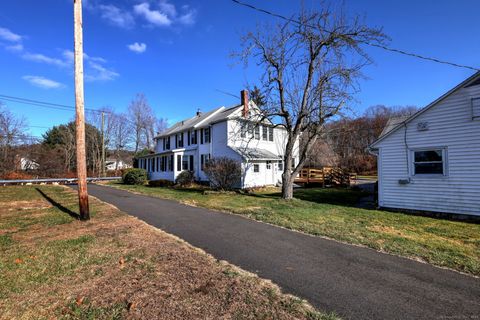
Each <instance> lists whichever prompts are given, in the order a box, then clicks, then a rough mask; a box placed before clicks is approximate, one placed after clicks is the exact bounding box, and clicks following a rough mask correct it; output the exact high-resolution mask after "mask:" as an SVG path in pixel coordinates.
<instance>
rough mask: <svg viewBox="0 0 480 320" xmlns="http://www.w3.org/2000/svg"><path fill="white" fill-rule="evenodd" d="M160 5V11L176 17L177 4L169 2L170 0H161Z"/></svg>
mask: <svg viewBox="0 0 480 320" xmlns="http://www.w3.org/2000/svg"><path fill="white" fill-rule="evenodd" d="M158 6H159V7H160V11H162V12H163V13H165V14H166V15H168V16H170V17H175V16H176V15H177V9H176V8H175V5H174V4H172V3H170V2H168V0H160V3H159V4H158Z"/></svg>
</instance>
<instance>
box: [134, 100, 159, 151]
mask: <svg viewBox="0 0 480 320" xmlns="http://www.w3.org/2000/svg"><path fill="white" fill-rule="evenodd" d="M128 114H129V119H130V121H131V122H132V127H133V134H134V143H135V153H137V152H138V151H139V150H140V148H142V147H147V148H149V147H150V146H151V143H152V142H153V138H152V135H151V132H150V131H152V130H153V129H151V128H153V127H154V125H155V116H154V115H153V111H152V108H151V107H150V105H149V104H148V101H147V98H146V97H145V95H144V94H143V93H139V94H137V96H136V97H135V99H133V101H132V102H131V103H130V105H129V107H128Z"/></svg>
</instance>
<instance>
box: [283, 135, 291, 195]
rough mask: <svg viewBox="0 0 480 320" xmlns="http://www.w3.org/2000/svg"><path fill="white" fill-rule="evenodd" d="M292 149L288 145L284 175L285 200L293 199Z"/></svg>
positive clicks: (288, 144)
mask: <svg viewBox="0 0 480 320" xmlns="http://www.w3.org/2000/svg"><path fill="white" fill-rule="evenodd" d="M292 149H293V148H292V147H291V146H290V143H287V148H286V150H285V151H286V153H285V159H284V166H283V174H282V199H285V200H290V199H293V177H292Z"/></svg>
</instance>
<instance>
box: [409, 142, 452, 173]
mask: <svg viewBox="0 0 480 320" xmlns="http://www.w3.org/2000/svg"><path fill="white" fill-rule="evenodd" d="M445 155H446V152H445V149H443V148H438V149H423V150H413V151H412V158H413V167H412V169H413V175H429V174H437V175H439V174H440V175H445V171H446V170H445V169H446V167H445Z"/></svg>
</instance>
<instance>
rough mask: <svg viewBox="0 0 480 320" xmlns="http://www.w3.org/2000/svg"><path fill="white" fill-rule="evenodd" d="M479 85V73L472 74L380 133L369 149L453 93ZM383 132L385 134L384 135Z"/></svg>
mask: <svg viewBox="0 0 480 320" xmlns="http://www.w3.org/2000/svg"><path fill="white" fill-rule="evenodd" d="M478 84H480V71H478V72H476V73H475V74H473V75H472V76H470V77H468V78H467V79H466V80H464V81H462V82H461V83H460V84H458V85H457V86H455V87H454V88H452V89H451V90H449V91H448V92H447V93H445V94H443V95H442V96H440V97H439V98H438V99H436V100H435V101H433V102H432V103H430V104H429V105H427V106H426V107H424V108H422V109H420V110H419V111H417V112H416V113H414V114H413V115H411V116H409V117H408V118H407V119H405V120H404V121H402V122H401V123H398V124H397V125H396V126H394V127H393V128H392V129H390V130H389V131H386V130H385V129H384V130H383V131H382V134H381V135H380V137H379V138H378V139H377V141H375V142H374V143H372V144H371V145H370V147H369V148H371V149H375V146H376V145H377V144H378V143H379V142H380V141H383V140H384V139H385V138H386V137H388V136H390V135H391V134H392V133H393V132H395V131H397V130H398V129H399V128H401V127H402V125H403V124H407V123H409V122H410V121H412V120H413V119H415V118H416V117H418V116H419V115H421V114H423V113H424V112H426V111H428V110H430V109H431V108H433V107H434V106H436V105H437V104H439V103H440V102H442V101H443V100H445V99H446V98H447V97H449V96H450V95H452V94H453V93H455V92H457V91H458V90H460V89H462V88H467V87H471V86H474V85H478ZM387 126H388V123H387ZM384 132H385V133H384Z"/></svg>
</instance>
